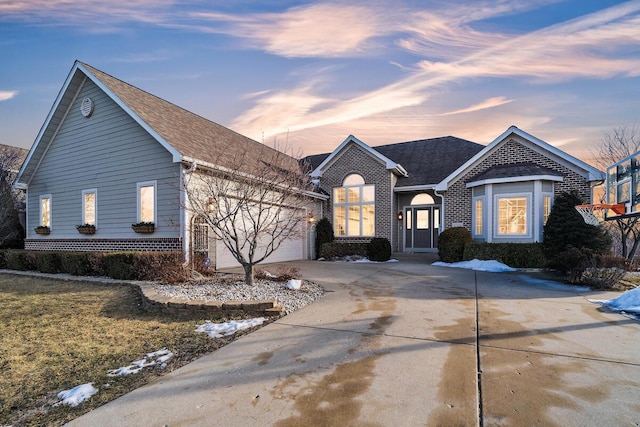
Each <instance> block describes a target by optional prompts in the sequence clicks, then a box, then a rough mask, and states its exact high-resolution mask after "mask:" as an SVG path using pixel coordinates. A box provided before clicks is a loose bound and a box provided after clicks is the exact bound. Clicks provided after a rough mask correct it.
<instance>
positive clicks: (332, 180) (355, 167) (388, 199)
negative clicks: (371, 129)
mask: <svg viewBox="0 0 640 427" xmlns="http://www.w3.org/2000/svg"><path fill="white" fill-rule="evenodd" d="M352 173H357V174H358V175H361V176H362V177H363V178H364V182H365V184H375V186H376V193H375V195H376V224H375V227H376V230H375V237H384V238H387V239H389V241H390V242H391V241H393V239H392V229H391V226H392V222H393V219H394V218H392V216H393V215H392V214H391V212H392V210H391V208H392V194H393V193H392V188H391V179H392V177H391V175H392V173H391V172H390V171H388V170H387V169H386V166H385V164H384V163H382V162H381V161H380V160H379V159H377V158H375V157H374V156H372V155H371V153H369V152H367V151H366V150H364V149H363V148H361V147H360V146H358V145H356V144H355V143H351V144H349V145H347V147H346V148H345V149H344V150H343V151H342V152H341V153H339V154H338V155H337V156H336V158H335V159H334V161H333V163H332V164H331V165H330V167H329V168H328V169H325V170H324V171H323V173H322V177H321V178H320V187H321V188H322V189H323V190H325V191H326V192H327V193H329V194H330V195H331V198H332V199H333V189H334V188H335V187H342V182H343V181H344V179H345V178H346V177H347V176H348V175H350V174H352ZM327 207H328V209H327V217H328V218H329V220H330V221H331V223H332V224H333V206H332V205H331V203H329V205H328V206H327ZM336 240H338V241H341V242H362V241H365V242H367V241H369V240H370V238H369V237H367V238H358V237H356V238H354V237H339V236H336Z"/></svg>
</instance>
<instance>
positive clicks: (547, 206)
mask: <svg viewBox="0 0 640 427" xmlns="http://www.w3.org/2000/svg"><path fill="white" fill-rule="evenodd" d="M542 203H543V210H544V220H543V221H544V222H543V224H544V225H546V224H547V220H548V219H549V215H550V214H551V196H542Z"/></svg>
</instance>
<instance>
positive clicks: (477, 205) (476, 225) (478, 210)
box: [473, 198, 484, 236]
mask: <svg viewBox="0 0 640 427" xmlns="http://www.w3.org/2000/svg"><path fill="white" fill-rule="evenodd" d="M482 204H483V199H482V198H477V199H475V201H474V214H475V217H474V222H473V234H475V235H476V236H481V235H482V233H483V231H484V230H483V228H482V221H483V215H482V214H483V210H482V209H483V206H482Z"/></svg>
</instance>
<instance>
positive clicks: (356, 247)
mask: <svg viewBox="0 0 640 427" xmlns="http://www.w3.org/2000/svg"><path fill="white" fill-rule="evenodd" d="M345 256H361V257H366V256H367V243H343V242H331V243H323V245H322V246H321V247H320V257H321V258H326V259H333V258H342V257H345Z"/></svg>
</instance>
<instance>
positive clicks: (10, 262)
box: [5, 249, 35, 271]
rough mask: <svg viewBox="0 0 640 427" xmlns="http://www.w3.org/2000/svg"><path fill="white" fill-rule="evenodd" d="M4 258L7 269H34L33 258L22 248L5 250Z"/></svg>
mask: <svg viewBox="0 0 640 427" xmlns="http://www.w3.org/2000/svg"><path fill="white" fill-rule="evenodd" d="M5 260H6V263H7V268H8V269H9V270H19V271H29V270H35V263H34V261H35V259H34V258H33V257H32V256H29V253H28V252H27V251H25V250H22V249H16V250H11V251H6V252H5Z"/></svg>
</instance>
